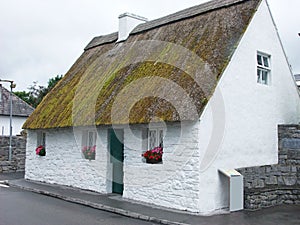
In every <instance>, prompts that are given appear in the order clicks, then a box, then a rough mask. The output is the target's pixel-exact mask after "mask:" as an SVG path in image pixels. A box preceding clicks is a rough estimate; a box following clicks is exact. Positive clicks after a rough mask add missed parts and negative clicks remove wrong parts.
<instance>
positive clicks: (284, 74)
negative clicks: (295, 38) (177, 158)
mask: <svg viewBox="0 0 300 225" xmlns="http://www.w3.org/2000/svg"><path fill="white" fill-rule="evenodd" d="M257 51H262V52H265V53H267V54H270V55H271V64H272V65H271V68H272V71H271V73H272V83H271V85H270V86H265V85H260V84H257V82H256V79H257V78H256V54H257ZM217 90H219V91H220V92H221V93H222V96H223V99H224V105H225V109H224V110H225V115H224V118H223V119H224V121H225V129H224V132H223V131H222V130H218V129H215V131H217V133H221V134H222V133H223V135H221V138H222V136H223V138H222V141H221V145H220V147H219V148H218V149H217V150H215V149H208V143H209V142H210V141H212V142H213V143H214V142H218V141H219V140H220V136H219V137H218V138H219V139H215V140H214V139H212V140H210V139H211V138H212V136H211V135H208V134H209V133H211V132H212V130H213V126H214V125H218V124H216V121H214V120H213V115H215V114H218V112H219V110H221V109H222V107H221V105H220V104H219V105H218V104H215V102H217V103H218V102H219V101H220V99H221V98H220V97H218V95H217V93H218V92H216V93H215V94H214V96H213V98H212V99H211V100H210V103H209V104H208V105H207V107H206V109H205V111H204V113H203V114H202V116H201V122H200V134H199V143H200V152H201V156H202V157H203V156H204V154H205V153H207V151H210V152H211V153H214V152H216V153H217V154H216V158H215V160H214V161H213V162H212V163H211V164H210V166H209V167H208V169H206V170H204V171H201V173H200V180H201V181H202V182H201V183H203V184H205V185H201V186H200V189H199V190H200V199H199V200H200V202H201V203H202V204H201V205H200V211H201V212H210V211H215V210H218V209H221V208H223V207H228V204H227V203H226V197H225V198H224V194H223V193H224V191H225V189H226V188H225V187H224V186H223V185H222V183H221V179H220V177H219V174H218V169H220V168H223V169H232V168H242V167H251V166H260V165H269V164H275V163H277V162H278V146H277V143H278V137H277V125H278V124H289V123H298V122H299V112H300V111H299V108H300V106H299V95H298V92H297V89H296V88H295V84H294V80H293V78H292V74H291V72H290V70H289V66H288V63H287V61H286V58H285V55H284V52H283V50H282V48H281V44H280V41H279V39H278V38H277V33H276V30H275V28H274V26H273V22H272V19H271V17H270V15H269V11H268V8H267V5H266V3H265V1H263V3H262V4H261V6H260V7H259V9H258V11H257V13H256V15H255V16H254V18H253V21H252V23H251V25H250V27H249V29H248V30H247V31H246V33H245V35H244V37H243V38H242V40H241V43H240V45H239V46H238V49H237V51H236V53H235V54H234V56H233V58H232V60H231V62H230V64H229V66H228V68H227V69H226V71H225V72H224V75H223V77H222V78H221V80H220V82H219V84H218V89H217ZM213 105H216V107H214V108H213V107H212V106H213ZM216 128H218V126H217V127H216ZM209 159H210V158H209V157H208V158H202V160H201V162H202V163H205V162H208V161H209Z"/></svg>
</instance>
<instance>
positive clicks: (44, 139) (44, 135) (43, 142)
mask: <svg viewBox="0 0 300 225" xmlns="http://www.w3.org/2000/svg"><path fill="white" fill-rule="evenodd" d="M42 136H43V140H42V145H43V146H44V147H45V146H46V133H43V134H42Z"/></svg>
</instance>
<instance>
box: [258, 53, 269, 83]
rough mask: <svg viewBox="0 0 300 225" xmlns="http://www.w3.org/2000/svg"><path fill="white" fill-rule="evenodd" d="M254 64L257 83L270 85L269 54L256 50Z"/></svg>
mask: <svg viewBox="0 0 300 225" xmlns="http://www.w3.org/2000/svg"><path fill="white" fill-rule="evenodd" d="M259 58H260V60H259ZM256 66H257V70H256V71H257V72H256V77H257V83H258V84H262V85H271V56H270V55H269V54H266V53H262V52H257V54H256Z"/></svg>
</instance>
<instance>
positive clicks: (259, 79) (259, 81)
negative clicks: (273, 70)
mask: <svg viewBox="0 0 300 225" xmlns="http://www.w3.org/2000/svg"><path fill="white" fill-rule="evenodd" d="M257 83H261V70H260V69H257Z"/></svg>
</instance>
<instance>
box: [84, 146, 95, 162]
mask: <svg viewBox="0 0 300 225" xmlns="http://www.w3.org/2000/svg"><path fill="white" fill-rule="evenodd" d="M82 154H83V155H84V158H85V159H88V160H95V159H96V146H84V147H83V148H82Z"/></svg>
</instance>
